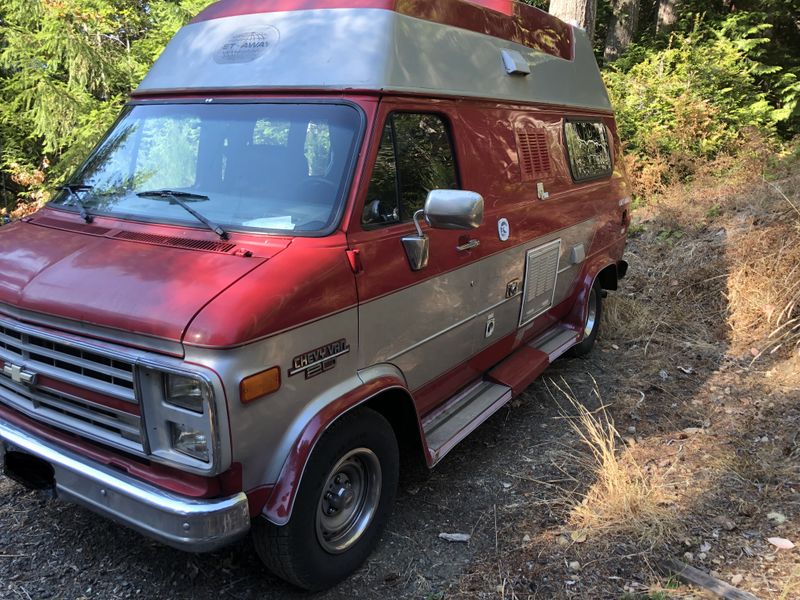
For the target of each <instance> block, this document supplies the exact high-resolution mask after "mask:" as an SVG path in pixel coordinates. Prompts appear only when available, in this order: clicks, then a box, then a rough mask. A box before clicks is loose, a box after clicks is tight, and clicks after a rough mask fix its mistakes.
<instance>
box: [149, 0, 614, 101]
mask: <svg viewBox="0 0 800 600" xmlns="http://www.w3.org/2000/svg"><path fill="white" fill-rule="evenodd" d="M478 4H482V5H483V6H478ZM488 5H492V6H493V8H500V10H499V11H498V10H492V9H490V8H487V7H486V6H488ZM526 71H530V72H529V73H526ZM304 90H309V91H341V92H357V91H384V92H396V93H414V94H424V95H429V96H450V97H452V96H455V97H477V98H488V99H497V100H505V101H515V102H526V103H531V102H535V103H545V104H556V105H563V106H573V107H580V108H587V109H594V110H601V111H608V110H610V108H611V107H610V103H609V100H608V95H607V93H606V90H605V87H604V85H603V82H602V79H601V77H600V72H599V70H598V68H597V63H596V61H595V58H594V54H593V52H592V48H591V44H590V42H589V40H588V38H587V36H586V35H585V33H584V32H583V31H582V30H580V29H576V28H574V27H571V26H569V25H566V24H565V23H563V22H562V21H560V20H558V19H555V18H554V17H551V16H550V15H548V14H546V13H543V12H541V11H538V10H537V9H534V8H531V7H528V6H526V5H522V4H518V3H516V2H512V1H510V0H476V1H475V2H466V1H464V0H425V1H423V0H316V1H314V0H274V1H270V0H223V1H222V2H219V3H217V4H215V5H212V6H211V7H210V8H209V9H207V10H206V11H205V12H204V13H202V14H201V15H200V16H199V17H198V18H197V19H195V21H193V22H192V23H191V24H189V25H187V26H186V27H184V28H183V29H181V30H180V31H179V32H178V34H177V35H176V36H175V38H174V39H173V40H172V41H171V42H170V43H169V45H168V46H167V48H166V50H165V51H164V53H163V54H162V56H161V58H159V60H158V61H157V62H156V64H155V65H154V66H153V68H152V70H151V71H150V73H149V74H148V75H147V77H145V79H144V81H143V82H142V84H141V85H140V87H139V89H138V90H137V91H136V92H135V96H150V95H157V94H163V93H187V92H188V93H198V94H203V93H209V94H210V93H225V92H231V91H259V92H262V91H263V92H272V91H287V92H295V91H304Z"/></svg>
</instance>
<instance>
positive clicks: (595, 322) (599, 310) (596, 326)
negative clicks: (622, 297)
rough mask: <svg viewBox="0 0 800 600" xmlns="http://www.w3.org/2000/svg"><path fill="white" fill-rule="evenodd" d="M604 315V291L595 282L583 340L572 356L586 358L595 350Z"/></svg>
mask: <svg viewBox="0 0 800 600" xmlns="http://www.w3.org/2000/svg"><path fill="white" fill-rule="evenodd" d="M602 314H603V290H601V289H600V284H599V283H597V282H595V284H594V285H593V286H592V291H591V292H589V305H588V307H587V310H586V320H585V321H584V324H583V340H582V341H581V342H580V343H579V344H577V345H575V346H573V347H572V349H571V350H570V351H569V353H570V355H571V356H586V355H587V354H589V352H591V351H592V348H594V343H595V341H596V340H597V334H598V332H599V330H600V317H601V316H602Z"/></svg>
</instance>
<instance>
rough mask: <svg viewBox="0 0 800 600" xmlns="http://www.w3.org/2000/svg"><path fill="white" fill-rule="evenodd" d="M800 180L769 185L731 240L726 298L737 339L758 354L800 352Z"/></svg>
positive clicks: (741, 345) (738, 342)
mask: <svg viewBox="0 0 800 600" xmlns="http://www.w3.org/2000/svg"><path fill="white" fill-rule="evenodd" d="M799 179H800V178H797V177H794V178H790V179H787V180H784V181H782V182H780V183H765V184H764V185H763V186H761V189H760V190H758V192H757V194H754V195H756V196H757V197H756V198H754V199H753V200H751V201H752V202H753V203H757V204H758V208H757V211H756V213H755V214H756V215H757V217H751V218H750V219H748V220H747V222H746V224H745V225H744V226H742V227H741V228H740V229H739V231H737V232H735V234H734V235H733V236H732V239H731V243H730V244H729V249H728V257H729V261H730V264H731V270H730V275H729V276H728V290H727V298H728V303H729V315H730V316H729V319H728V322H729V325H730V328H731V332H732V341H733V343H734V345H735V346H736V347H737V348H738V349H746V348H747V347H748V346H752V347H754V348H755V350H756V352H754V354H756V355H760V354H763V353H765V352H769V353H774V352H778V351H780V350H782V349H784V350H789V351H792V350H798V349H800V200H798V197H800V185H799V184H798V182H799Z"/></svg>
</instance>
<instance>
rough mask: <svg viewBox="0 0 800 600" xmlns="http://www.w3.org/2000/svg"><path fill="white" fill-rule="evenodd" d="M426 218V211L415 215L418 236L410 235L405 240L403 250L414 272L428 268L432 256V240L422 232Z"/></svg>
mask: <svg viewBox="0 0 800 600" xmlns="http://www.w3.org/2000/svg"><path fill="white" fill-rule="evenodd" d="M424 218H425V211H424V210H418V211H417V212H415V213H414V225H415V226H416V228H417V235H409V236H406V237H404V238H403V248H405V251H406V257H407V258H408V264H409V265H410V266H411V270H412V271H421V270H422V269H424V268H425V267H427V266H428V257H429V255H430V239H428V236H427V235H425V233H424V232H423V231H422V225H421V224H420V221H421V220H422V219H424Z"/></svg>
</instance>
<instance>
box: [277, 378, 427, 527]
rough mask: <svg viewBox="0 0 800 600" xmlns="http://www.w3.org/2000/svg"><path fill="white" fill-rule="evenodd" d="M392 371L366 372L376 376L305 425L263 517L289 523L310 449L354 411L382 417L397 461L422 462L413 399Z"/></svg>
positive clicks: (279, 522)
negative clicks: (392, 437) (391, 432)
mask: <svg viewBox="0 0 800 600" xmlns="http://www.w3.org/2000/svg"><path fill="white" fill-rule="evenodd" d="M392 371H397V370H396V369H394V368H392V369H387V368H385V367H381V368H379V369H374V370H370V374H371V375H376V377H375V378H374V379H366V380H365V381H364V384H363V385H362V386H360V387H359V388H357V389H355V390H352V391H351V392H349V393H348V394H346V395H344V396H342V397H341V398H339V399H337V400H336V401H334V402H332V403H331V404H329V405H328V406H326V407H325V409H323V410H322V411H320V412H319V413H318V414H317V415H316V416H315V417H314V418H313V419H312V420H311V421H310V422H309V423H308V424H307V425H306V427H305V429H304V430H303V432H302V433H301V434H300V436H299V437H298V439H297V442H296V444H295V445H294V447H293V448H292V451H291V453H290V455H289V456H288V457H287V459H286V462H285V463H284V466H283V469H282V470H281V473H280V476H279V478H278V481H277V482H276V483H275V486H274V487H273V489H272V492H271V494H270V496H269V498H268V499H267V501H266V503H265V505H264V506H263V508H262V510H261V515H262V516H263V517H264V518H266V519H267V520H268V521H269V522H271V523H273V524H275V525H279V526H280V525H285V524H286V523H288V522H289V519H290V518H291V516H292V510H293V508H294V502H295V498H296V496H297V492H298V490H299V488H300V485H301V483H302V479H303V475H304V474H305V470H306V466H307V464H308V461H309V459H310V458H311V454H312V453H313V451H314V448H316V446H317V443H318V442H319V440H320V438H321V437H322V436H323V435H324V434H325V432H326V431H327V430H328V429H329V428H330V427H331V426H332V425H333V424H334V423H335V422H336V421H338V420H339V419H341V418H342V417H343V416H344V415H346V414H349V413H351V412H352V411H354V410H356V409H359V408H369V409H371V410H374V411H375V412H377V413H379V414H380V415H382V416H383V417H384V418H385V419H386V420H387V421H388V422H389V424H390V425H391V426H392V429H393V430H394V432H395V436H396V439H397V443H398V446H399V449H400V452H401V459H404V458H405V459H407V460H418V459H421V460H422V461H423V463H424V444H423V437H422V436H423V434H422V429H421V423H420V419H419V415H418V413H417V410H416V405H415V404H414V399H413V396H412V395H411V393H410V392H409V391H408V389H407V388H406V385H405V380H404V379H401V377H398V376H397V375H396V374H394V373H392ZM397 373H399V371H397ZM362 379H364V377H363V376H362ZM402 466H403V464H402V462H401V468H402Z"/></svg>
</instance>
